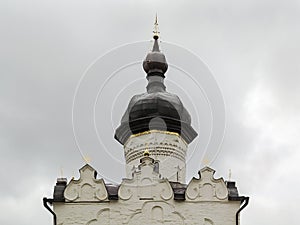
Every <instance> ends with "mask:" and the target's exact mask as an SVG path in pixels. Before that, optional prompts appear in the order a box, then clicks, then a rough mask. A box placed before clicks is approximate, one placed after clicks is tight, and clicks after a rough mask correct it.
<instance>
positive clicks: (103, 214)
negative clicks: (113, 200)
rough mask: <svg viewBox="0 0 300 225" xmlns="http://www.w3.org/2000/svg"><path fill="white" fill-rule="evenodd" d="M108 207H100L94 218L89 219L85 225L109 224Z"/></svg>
mask: <svg viewBox="0 0 300 225" xmlns="http://www.w3.org/2000/svg"><path fill="white" fill-rule="evenodd" d="M110 220H111V219H110V209H109V208H104V209H101V210H100V211H99V212H98V213H97V215H96V218H95V219H92V220H90V221H89V222H87V223H86V225H109V224H111V223H110Z"/></svg>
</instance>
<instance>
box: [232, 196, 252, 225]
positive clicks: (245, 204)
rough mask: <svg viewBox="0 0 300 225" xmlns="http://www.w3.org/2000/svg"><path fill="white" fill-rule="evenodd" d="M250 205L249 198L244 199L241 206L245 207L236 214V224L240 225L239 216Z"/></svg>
mask: <svg viewBox="0 0 300 225" xmlns="http://www.w3.org/2000/svg"><path fill="white" fill-rule="evenodd" d="M243 202H245V203H244V204H243ZM248 203H249V197H243V199H242V202H241V204H243V205H242V207H241V208H240V209H239V210H238V211H237V212H236V214H235V224H236V225H239V214H240V212H241V211H242V210H243V209H244V208H245V207H246V206H247V205H248Z"/></svg>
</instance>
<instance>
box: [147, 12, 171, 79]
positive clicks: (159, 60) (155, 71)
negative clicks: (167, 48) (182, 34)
mask: <svg viewBox="0 0 300 225" xmlns="http://www.w3.org/2000/svg"><path fill="white" fill-rule="evenodd" d="M159 33H160V32H159V31H158V20H157V14H156V16H155V21H154V29H153V39H154V44H153V48H152V51H151V52H149V53H148V54H147V56H146V59H145V60H144V62H143V67H144V70H145V72H146V73H147V76H160V77H163V78H164V77H165V76H164V74H165V72H166V71H167V69H168V64H167V61H166V57H165V55H164V54H163V53H162V52H161V51H160V50H159V45H158V38H159Z"/></svg>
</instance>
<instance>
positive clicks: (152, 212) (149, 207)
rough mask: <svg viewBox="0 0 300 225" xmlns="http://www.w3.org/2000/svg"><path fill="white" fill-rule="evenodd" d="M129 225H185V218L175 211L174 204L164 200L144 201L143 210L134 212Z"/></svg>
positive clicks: (127, 222) (128, 222) (126, 222)
mask: <svg viewBox="0 0 300 225" xmlns="http://www.w3.org/2000/svg"><path fill="white" fill-rule="evenodd" d="M125 224H128V225H140V224H151V225H184V218H183V216H181V214H180V213H178V212H177V211H175V209H174V206H172V205H170V204H168V203H166V202H163V201H153V202H146V203H144V205H143V207H142V209H141V210H139V211H138V212H137V213H135V214H133V215H132V216H131V217H130V218H129V221H125Z"/></svg>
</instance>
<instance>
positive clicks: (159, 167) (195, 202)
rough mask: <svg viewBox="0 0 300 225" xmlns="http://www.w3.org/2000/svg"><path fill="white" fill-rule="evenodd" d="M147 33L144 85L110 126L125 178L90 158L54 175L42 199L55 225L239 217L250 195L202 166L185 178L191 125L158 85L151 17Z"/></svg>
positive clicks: (227, 224) (164, 223)
mask: <svg viewBox="0 0 300 225" xmlns="http://www.w3.org/2000/svg"><path fill="white" fill-rule="evenodd" d="M153 39H154V44H153V49H152V51H151V52H149V53H148V54H147V55H146V58H145V60H144V61H143V68H144V70H145V72H146V78H147V80H148V85H147V87H146V92H145V93H143V94H138V95H135V96H133V97H132V98H131V100H130V102H129V104H128V107H127V109H126V110H125V113H124V115H123V117H122V119H121V123H120V125H119V127H118V128H117V129H116V131H115V139H116V140H117V141H118V142H119V143H120V144H122V145H123V149H124V156H125V161H126V168H125V169H126V178H123V180H122V182H121V183H120V184H108V183H106V182H105V181H104V180H103V179H102V178H98V177H97V172H96V170H95V169H94V168H93V167H91V166H90V165H89V164H86V165H85V166H83V167H82V168H81V169H80V170H79V172H80V177H79V178H78V179H74V178H72V179H71V180H70V181H69V182H68V181H67V179H66V178H58V179H57V183H56V185H55V187H54V193H53V198H44V199H43V203H44V206H45V208H46V209H47V210H49V212H50V213H51V214H52V215H53V223H54V225H77V224H78V225H79V224H80V225H125V224H128V225H140V224H146V225H151V224H156V225H158V224H159V225H192V224H197V225H198V224H199V225H239V224H240V219H239V215H240V212H241V211H242V210H243V209H244V208H245V207H246V206H247V204H248V201H249V197H245V196H240V195H239V193H238V190H237V187H236V185H235V182H233V181H224V179H223V178H218V179H216V178H214V173H215V171H214V170H213V169H212V168H209V167H204V168H202V169H201V170H200V171H198V177H197V178H192V179H191V180H190V181H189V182H188V183H186V154H187V149H188V145H189V144H190V143H191V142H192V141H193V140H194V139H195V138H196V136H197V132H196V131H195V130H194V129H193V127H192V126H191V116H190V114H189V113H188V111H187V110H186V108H185V107H184V105H183V103H182V102H181V101H180V99H179V97H178V96H177V95H175V94H172V93H169V92H167V90H166V86H165V85H164V79H165V74H166V71H167V69H168V64H167V60H166V57H165V55H164V54H163V53H162V52H161V51H160V48H159V42H158V39H159V32H158V29H157V20H156V22H155V31H154V36H153ZM51 206H52V207H51Z"/></svg>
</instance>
